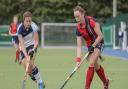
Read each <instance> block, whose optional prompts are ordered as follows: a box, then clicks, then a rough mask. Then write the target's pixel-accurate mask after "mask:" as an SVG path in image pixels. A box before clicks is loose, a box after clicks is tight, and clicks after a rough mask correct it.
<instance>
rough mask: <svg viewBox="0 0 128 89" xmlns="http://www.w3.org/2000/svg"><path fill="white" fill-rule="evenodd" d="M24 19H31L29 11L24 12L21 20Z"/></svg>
mask: <svg viewBox="0 0 128 89" xmlns="http://www.w3.org/2000/svg"><path fill="white" fill-rule="evenodd" d="M25 17H32V13H31V12H30V11H26V12H24V14H23V19H25Z"/></svg>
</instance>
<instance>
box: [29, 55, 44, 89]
mask: <svg viewBox="0 0 128 89" xmlns="http://www.w3.org/2000/svg"><path fill="white" fill-rule="evenodd" d="M30 66H31V68H32V73H31V76H32V77H33V78H35V80H36V82H37V83H38V87H39V89H44V83H43V80H42V78H41V75H40V72H39V69H38V68H37V66H35V55H34V56H33V58H32V59H31V63H30Z"/></svg>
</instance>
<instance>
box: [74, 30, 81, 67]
mask: <svg viewBox="0 0 128 89" xmlns="http://www.w3.org/2000/svg"><path fill="white" fill-rule="evenodd" d="M76 35H77V36H76V39H77V57H76V59H75V60H76V66H78V64H79V63H80V62H81V56H82V37H81V34H80V33H79V31H78V30H76Z"/></svg>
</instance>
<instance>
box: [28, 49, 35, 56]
mask: <svg viewBox="0 0 128 89" xmlns="http://www.w3.org/2000/svg"><path fill="white" fill-rule="evenodd" d="M34 53H35V50H34V49H32V50H30V51H29V53H28V55H29V56H30V58H32V57H33V55H34Z"/></svg>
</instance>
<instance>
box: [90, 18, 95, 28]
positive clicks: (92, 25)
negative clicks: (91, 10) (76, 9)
mask: <svg viewBox="0 0 128 89" xmlns="http://www.w3.org/2000/svg"><path fill="white" fill-rule="evenodd" d="M89 20H90V21H89V22H90V25H91V27H93V28H94V27H95V24H96V22H95V21H94V19H93V18H90V19H89Z"/></svg>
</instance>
